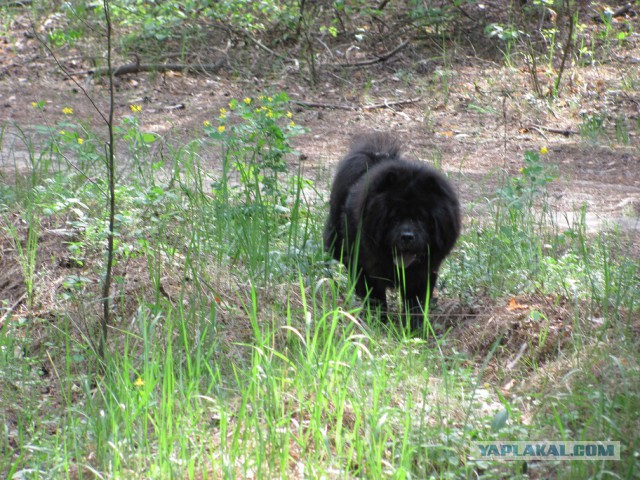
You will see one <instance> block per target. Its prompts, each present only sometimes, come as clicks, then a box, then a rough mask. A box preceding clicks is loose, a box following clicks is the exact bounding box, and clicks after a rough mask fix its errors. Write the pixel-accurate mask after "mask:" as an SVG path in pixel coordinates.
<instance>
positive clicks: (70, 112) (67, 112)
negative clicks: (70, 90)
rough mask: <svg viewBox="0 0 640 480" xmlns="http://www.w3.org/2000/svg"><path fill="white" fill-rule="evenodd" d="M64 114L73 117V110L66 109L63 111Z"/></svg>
mask: <svg viewBox="0 0 640 480" xmlns="http://www.w3.org/2000/svg"><path fill="white" fill-rule="evenodd" d="M62 113H64V114H65V115H71V114H72V113H73V108H69V107H64V108H63V109H62Z"/></svg>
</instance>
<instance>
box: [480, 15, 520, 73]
mask: <svg viewBox="0 0 640 480" xmlns="http://www.w3.org/2000/svg"><path fill="white" fill-rule="evenodd" d="M485 34H486V35H487V36H488V37H489V38H492V37H496V38H498V39H499V40H500V41H502V42H504V45H505V47H504V50H503V55H504V59H505V62H506V64H507V66H509V67H511V66H513V63H512V50H513V47H514V46H515V45H516V44H517V42H518V40H519V39H520V38H521V36H522V35H524V32H522V31H521V30H519V29H517V28H516V27H514V26H512V25H507V26H505V25H502V24H499V23H491V24H489V25H487V26H486V27H485Z"/></svg>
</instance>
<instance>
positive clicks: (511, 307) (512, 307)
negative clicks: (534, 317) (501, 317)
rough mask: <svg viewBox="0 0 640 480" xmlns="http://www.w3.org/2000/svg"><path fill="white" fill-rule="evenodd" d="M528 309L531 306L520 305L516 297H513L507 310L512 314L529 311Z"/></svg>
mask: <svg viewBox="0 0 640 480" xmlns="http://www.w3.org/2000/svg"><path fill="white" fill-rule="evenodd" d="M528 308H529V305H523V304H521V303H518V302H517V301H516V299H515V297H511V300H509V305H507V310H509V311H510V312H513V311H514V310H527V309H528Z"/></svg>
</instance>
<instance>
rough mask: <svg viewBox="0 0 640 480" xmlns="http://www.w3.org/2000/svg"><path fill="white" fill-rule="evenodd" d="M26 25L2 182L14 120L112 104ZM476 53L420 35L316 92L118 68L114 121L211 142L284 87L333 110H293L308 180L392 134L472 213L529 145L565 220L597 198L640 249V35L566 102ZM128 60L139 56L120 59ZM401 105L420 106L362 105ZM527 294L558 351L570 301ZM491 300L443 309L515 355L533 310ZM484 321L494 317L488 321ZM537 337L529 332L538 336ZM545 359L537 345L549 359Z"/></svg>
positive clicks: (6, 291)
mask: <svg viewBox="0 0 640 480" xmlns="http://www.w3.org/2000/svg"><path fill="white" fill-rule="evenodd" d="M625 21H627V22H631V23H632V24H633V26H634V27H633V28H632V29H631V31H632V32H635V31H640V21H639V20H638V17H637V16H636V17H630V18H626V19H625ZM588 28H590V29H591V30H592V31H593V35H594V36H595V35H597V33H598V31H599V30H601V29H602V26H601V25H600V24H598V23H597V22H590V23H589V24H588ZM29 31H30V26H29V22H28V21H27V20H26V19H20V18H16V19H15V21H13V23H12V24H11V28H10V30H9V31H8V32H7V33H6V38H5V39H4V42H3V44H2V45H0V59H2V60H0V118H1V119H2V125H4V126H6V131H5V134H4V137H3V143H2V149H1V153H2V155H1V156H0V178H2V180H3V181H7V182H11V179H12V178H13V177H14V176H15V175H16V168H17V170H18V172H20V171H24V170H25V169H26V167H27V165H26V163H27V162H26V159H27V158H28V154H27V148H26V146H25V145H23V144H22V141H21V140H19V138H18V136H16V135H15V133H16V132H17V128H16V126H19V127H20V128H22V129H23V130H24V131H26V132H27V133H29V134H32V135H33V138H34V139H35V141H36V143H37V142H38V135H37V133H36V130H35V127H36V126H38V125H55V124H57V123H58V122H61V121H64V120H65V116H64V114H63V113H62V109H63V108H65V107H71V108H73V111H74V113H73V115H74V118H75V119H81V120H85V121H87V122H88V123H89V124H91V125H94V126H95V127H96V128H103V127H104V125H101V123H100V120H99V116H98V115H97V113H96V111H95V109H94V107H93V106H92V104H91V102H89V101H88V99H87V98H86V97H85V95H84V93H83V92H82V91H81V88H80V87H82V89H84V90H85V91H86V92H87V93H88V95H89V96H90V97H91V98H92V99H93V101H94V102H95V104H96V105H97V106H98V107H99V108H101V109H102V111H103V112H104V111H106V107H107V101H106V98H107V89H106V84H105V82H104V80H100V79H94V78H93V77H92V76H90V75H86V74H82V75H77V76H75V77H74V78H75V79H76V80H77V82H78V84H79V85H76V84H75V83H74V82H72V81H71V80H69V79H68V78H67V77H65V75H63V74H62V72H61V71H60V68H58V66H56V63H55V62H54V61H53V59H52V58H51V56H49V55H48V54H47V51H46V50H44V49H43V48H42V46H41V45H40V44H39V42H38V41H37V39H35V38H33V35H31V34H29ZM485 41H486V39H485ZM470 47H471V46H470V45H467V46H465V47H461V46H457V47H456V46H451V47H450V50H449V51H448V52H446V53H445V52H443V51H442V49H441V48H436V47H435V46H434V45H433V44H432V43H431V42H429V41H428V40H425V39H420V38H416V39H415V40H414V41H412V42H411V43H410V44H409V46H408V47H406V48H404V49H402V50H400V51H399V52H398V53H397V54H395V55H394V56H392V57H391V58H389V59H388V60H386V61H384V62H379V63H377V64H374V65H372V66H369V67H366V68H352V69H336V68H332V67H326V68H320V69H319V75H318V82H317V84H316V85H315V86H312V85H310V84H309V82H308V81H307V79H306V77H307V75H306V74H305V72H304V71H302V70H300V69H298V68H294V67H292V69H291V70H287V71H283V72H282V73H281V74H277V72H275V73H274V72H271V73H268V74H266V75H264V76H259V75H258V74H257V73H256V71H259V70H260V68H259V67H256V66H255V65H253V66H252V67H253V68H247V69H243V68H242V67H241V66H239V65H234V66H233V68H232V69H227V68H223V69H221V70H220V71H219V72H217V73H215V74H208V75H204V74H201V75H196V74H187V73H180V72H168V73H164V74H149V73H141V74H133V75H126V76H121V77H118V78H117V100H116V108H117V110H116V118H122V117H123V116H125V115H128V114H130V111H129V106H130V105H131V104H140V105H142V108H143V112H142V115H141V126H142V129H143V130H146V131H151V132H155V133H158V134H160V135H162V136H163V138H164V139H165V140H166V141H167V142H169V143H171V144H180V143H183V142H187V141H189V140H192V139H194V138H201V137H203V136H204V134H203V131H202V124H203V122H204V121H205V120H209V121H212V122H215V119H216V117H217V115H218V111H219V108H221V107H224V106H226V105H227V104H228V102H229V100H230V99H231V98H243V97H245V96H257V95H259V94H261V93H273V92H276V91H286V92H287V93H288V94H289V95H290V97H291V98H292V99H294V100H297V101H300V102H315V103H322V104H326V105H328V106H329V108H317V107H314V108H305V107H302V106H295V105H294V120H295V122H296V123H297V124H299V125H302V126H304V127H306V128H307V129H308V131H307V133H306V134H304V135H302V136H300V137H297V138H296V140H295V146H296V148H297V150H298V152H299V155H298V156H297V157H296V158H292V159H291V163H292V165H294V164H299V163H301V164H302V165H303V167H304V169H305V171H306V172H307V173H308V174H309V176H312V177H313V178H316V179H317V180H319V181H318V185H319V186H320V187H322V186H323V185H328V182H329V178H330V173H331V169H332V166H333V165H334V164H335V163H336V162H337V161H338V160H339V158H340V157H341V155H343V154H344V152H345V151H346V149H347V147H348V144H349V138H350V137H351V136H352V135H354V134H357V133H359V132H362V131H366V130H371V129H376V130H389V131H394V132H397V133H398V135H400V136H401V137H402V138H403V139H404V140H405V142H406V148H405V150H406V153H407V155H408V156H410V157H414V158H418V159H421V160H424V161H429V162H433V161H435V162H437V163H438V164H439V165H440V166H441V167H442V168H443V169H444V170H445V171H447V172H448V174H449V175H450V176H451V178H452V179H453V180H454V182H455V183H456V185H457V187H458V189H459V192H460V195H461V197H462V201H463V206H464V211H465V216H466V218H467V220H468V219H470V218H481V217H482V216H483V215H484V214H485V212H486V205H487V201H488V199H489V198H491V197H492V196H493V195H494V193H495V190H496V188H497V187H498V185H499V181H500V178H501V173H502V172H504V171H506V172H509V173H511V174H514V175H515V174H517V173H518V171H519V169H520V168H521V167H522V166H523V155H524V152H525V151H526V150H535V151H539V150H540V149H541V148H542V147H546V148H547V150H548V153H547V154H546V155H544V156H543V160H544V162H545V163H547V164H550V165H553V166H555V167H556V168H557V173H558V176H557V178H556V179H555V180H554V181H553V182H552V183H551V184H550V186H549V189H550V197H549V201H550V203H551V206H552V207H553V209H555V210H556V211H557V212H558V215H557V221H558V224H559V225H560V226H563V225H566V226H568V225H570V224H571V223H572V222H573V221H574V219H575V218H576V216H577V215H579V212H580V210H581V208H582V207H583V205H586V208H587V210H586V212H587V213H586V221H587V225H588V228H589V229H590V230H591V231H592V232H595V231H597V230H600V229H604V228H617V229H619V230H620V231H621V232H622V234H623V235H626V236H629V237H630V238H631V242H630V245H631V247H630V248H631V250H632V253H633V254H635V255H637V254H638V247H637V245H638V244H640V242H638V239H639V238H640V139H639V135H640V93H638V92H640V73H639V72H638V70H639V69H640V36H639V35H638V34H637V33H633V34H632V35H631V36H630V37H628V39H627V41H626V42H625V43H624V44H623V45H621V46H616V47H615V48H614V49H612V51H611V52H610V54H609V55H607V59H606V61H603V62H598V63H594V64H590V65H584V66H579V65H577V64H574V63H572V64H571V66H570V67H569V68H567V71H566V72H565V76H564V78H563V83H562V91H561V94H560V96H559V97H558V98H544V99H541V98H539V97H538V96H536V95H535V94H534V93H533V88H532V76H531V73H530V72H529V71H528V70H527V69H526V68H524V67H519V66H514V67H507V66H505V65H504V58H503V57H502V55H501V54H499V52H497V50H496V49H495V48H493V49H491V48H488V49H485V50H487V51H489V53H485V54H479V53H478V51H479V50H480V49H476V50H474V49H472V48H470ZM598 48H600V47H598ZM387 50H391V47H390V48H388V49H387ZM375 53H376V52H375V51H374V50H364V49H363V50H362V51H361V52H360V53H358V55H360V57H359V58H355V59H351V60H358V59H367V58H372V56H373V55H375ZM377 53H380V52H377ZM255 55H256V56H258V57H259V58H260V60H259V61H258V62H257V63H260V62H262V63H263V64H266V63H269V62H270V61H271V59H270V57H269V55H268V54H267V53H266V52H264V51H257V52H255ZM374 58H375V57H374ZM59 60H60V63H61V65H62V66H64V67H65V68H66V69H68V70H69V71H73V72H82V71H87V70H88V69H89V68H90V66H91V64H90V62H89V60H88V59H87V58H84V56H83V55H82V51H79V50H78V49H73V50H70V51H68V52H65V53H63V54H62V55H61V56H60V58H59ZM120 62H121V63H127V62H128V60H127V59H122V58H121V59H120ZM301 68H302V67H301ZM537 73H538V76H539V79H540V81H541V82H542V84H543V91H546V89H547V88H548V86H549V85H550V83H551V82H552V81H553V79H555V73H554V71H552V70H551V69H549V68H548V67H546V66H545V65H541V66H539V67H538V72H537ZM403 100H414V101H411V102H409V103H406V104H403V105H393V106H389V107H380V108H362V107H368V106H371V105H374V104H381V103H384V102H398V101H403ZM38 101H45V108H44V110H43V111H40V110H37V109H35V108H33V107H32V106H31V103H32V102H38ZM338 106H340V107H354V108H351V109H349V108H337V107H338ZM585 115H592V116H595V117H597V118H601V119H602V120H603V127H602V129H601V130H598V131H597V132H596V134H594V135H591V136H590V135H588V132H587V133H585V131H584V127H582V128H583V130H582V132H581V126H582V125H583V124H584V121H585V118H586V117H585ZM616 120H618V121H619V122H622V125H623V127H624V128H623V130H624V132H626V137H624V138H622V137H619V138H616V133H615V124H616ZM42 141H43V142H44V141H45V139H42ZM208 159H209V161H210V165H211V167H212V169H215V168H216V166H217V162H218V158H217V152H216V151H215V150H214V149H212V151H211V153H210V157H209V158H208ZM0 203H1V199H0ZM465 223H466V224H467V225H471V223H470V222H468V221H467V222H465ZM634 238H635V242H634V241H633V239H634ZM3 243H4V244H5V245H4V247H5V252H7V254H3V255H2V259H1V260H0V299H2V298H7V299H9V303H10V305H12V306H16V305H18V304H19V302H20V299H21V298H23V297H24V287H23V286H22V282H21V281H20V273H19V272H20V268H19V265H18V264H17V263H16V260H15V258H14V257H13V258H12V256H10V255H9V254H8V253H9V249H8V248H7V245H8V243H7V242H6V241H5V240H3ZM634 245H635V246H634ZM58 248H61V242H60V240H59V239H56V238H53V237H52V238H51V239H49V240H44V241H43V244H42V248H41V252H44V253H41V255H44V256H46V255H47V251H48V250H47V249H50V250H55V249H58ZM49 253H51V252H50V251H49ZM50 268H51V269H52V271H51V272H49V275H48V276H49V278H51V279H52V282H54V283H55V281H57V280H56V279H58V278H60V277H61V276H63V274H62V273H60V272H56V271H55V269H56V268H63V267H60V266H58V267H56V266H55V265H53V266H51V267H50ZM521 302H522V303H523V304H526V305H527V306H530V307H535V308H537V309H538V310H539V311H542V312H546V313H547V315H548V317H549V318H550V319H551V320H552V322H554V325H555V326H554V327H553V329H552V330H553V333H552V335H557V338H556V341H555V342H548V343H549V344H551V345H556V346H561V345H562V343H563V340H562V339H563V338H566V335H567V334H568V332H569V330H567V328H566V324H567V323H570V318H571V315H572V313H571V312H569V311H568V310H566V309H564V307H562V306H561V305H560V306H558V305H550V304H548V303H547V302H548V301H547V299H545V298H543V297H536V298H528V299H522V300H521ZM481 303H482V302H480V303H479V306H477V307H472V308H469V307H461V306H457V305H447V304H445V305H444V307H445V314H446V311H447V309H449V312H450V313H451V315H452V318H461V319H462V320H469V321H471V320H473V322H474V323H476V324H482V325H486V324H487V322H489V323H491V322H495V325H496V329H495V330H492V334H491V335H490V336H489V337H486V338H485V337H484V336H482V335H480V336H478V335H476V334H475V333H476V331H475V330H473V329H467V328H466V327H465V328H462V329H459V331H458V333H457V335H458V336H459V337H460V339H461V341H462V342H463V343H464V344H465V345H466V348H467V349H468V350H470V351H476V350H477V351H487V349H488V348H489V347H490V346H491V344H492V342H493V340H494V339H495V338H496V337H497V335H499V334H501V332H504V331H507V332H510V333H509V334H508V339H509V340H508V342H510V343H512V344H513V345H511V346H512V348H508V349H507V350H508V352H510V353H511V354H513V355H516V352H517V351H518V348H519V346H520V345H521V344H522V342H523V339H524V335H525V333H523V332H521V331H520V330H518V329H519V328H522V323H521V320H522V319H523V318H524V317H526V315H525V314H524V313H522V311H520V310H509V309H508V308H506V307H507V306H506V304H499V305H487V306H484V307H483V306H480V304H481ZM525 310H526V309H525ZM523 315H524V317H523ZM478 317H481V318H482V319H483V320H484V321H483V322H478V321H477V320H478ZM467 323H468V322H467ZM461 325H462V323H461ZM536 335H537V334H536V332H535V331H531V330H527V333H526V336H527V337H531V338H535V337H536ZM525 343H526V342H525ZM547 353H548V352H546V353H545V352H539V354H540V355H541V356H544V355H546V354H547Z"/></svg>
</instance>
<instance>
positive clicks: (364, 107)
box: [291, 97, 422, 110]
mask: <svg viewBox="0 0 640 480" xmlns="http://www.w3.org/2000/svg"><path fill="white" fill-rule="evenodd" d="M420 100H422V97H416V98H409V99H406V100H396V101H393V102H387V101H385V102H381V103H373V104H371V105H340V104H335V103H317V102H303V101H302V100H291V102H292V103H294V104H296V105H300V106H301V107H306V108H326V109H327V110H375V109H376V108H391V107H397V106H398V105H407V104H410V103H416V102H418V101H420Z"/></svg>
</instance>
